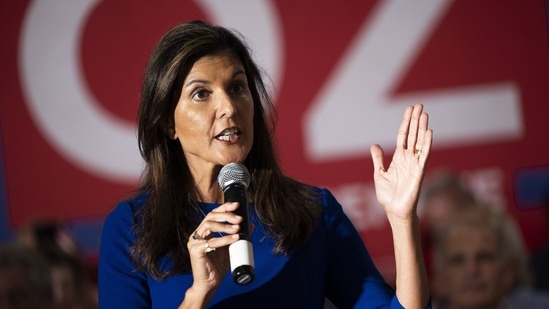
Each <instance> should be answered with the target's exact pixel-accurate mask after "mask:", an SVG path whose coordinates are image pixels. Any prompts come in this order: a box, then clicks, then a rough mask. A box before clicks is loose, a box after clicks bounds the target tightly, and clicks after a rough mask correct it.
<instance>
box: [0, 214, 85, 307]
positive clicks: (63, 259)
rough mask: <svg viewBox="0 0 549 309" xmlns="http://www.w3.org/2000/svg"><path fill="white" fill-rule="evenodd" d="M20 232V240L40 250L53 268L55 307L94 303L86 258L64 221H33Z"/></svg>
mask: <svg viewBox="0 0 549 309" xmlns="http://www.w3.org/2000/svg"><path fill="white" fill-rule="evenodd" d="M18 236H19V237H18V240H19V243H20V244H22V245H25V246H28V247H30V248H33V249H36V250H37V251H38V252H40V254H41V255H42V256H43V257H44V259H45V261H46V263H47V265H48V267H49V268H50V272H51V277H52V289H53V296H54V300H55V303H56V308H58V309H63V308H75V307H76V306H78V308H81V307H82V306H83V304H88V303H92V304H93V302H94V301H93V299H91V298H90V295H89V294H90V289H91V286H90V281H89V277H88V273H87V271H86V266H85V263H84V260H83V259H82V257H81V256H80V253H79V250H78V247H77V245H76V241H75V240H74V239H73V237H72V235H71V233H70V232H69V231H68V229H67V227H66V226H65V225H64V224H62V223H59V222H53V221H45V222H42V221H37V222H32V223H31V224H29V225H28V226H26V227H24V228H22V229H21V230H20V231H19V235H18ZM0 309H1V308H0Z"/></svg>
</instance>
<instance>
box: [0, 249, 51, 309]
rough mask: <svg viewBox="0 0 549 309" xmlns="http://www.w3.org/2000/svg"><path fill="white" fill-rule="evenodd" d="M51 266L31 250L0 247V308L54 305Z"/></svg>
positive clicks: (48, 306)
mask: <svg viewBox="0 0 549 309" xmlns="http://www.w3.org/2000/svg"><path fill="white" fill-rule="evenodd" d="M52 291H53V290H52V281H51V275H50V269H49V266H48V264H47V262H46V261H45V260H44V259H43V258H42V255H41V254H40V253H39V252H37V251H36V250H34V249H31V248H27V247H23V246H15V245H4V246H2V247H0V308H2V309H8V308H10V309H23V308H25V309H26V308H28V309H37V308H38V309H47V308H53V293H52Z"/></svg>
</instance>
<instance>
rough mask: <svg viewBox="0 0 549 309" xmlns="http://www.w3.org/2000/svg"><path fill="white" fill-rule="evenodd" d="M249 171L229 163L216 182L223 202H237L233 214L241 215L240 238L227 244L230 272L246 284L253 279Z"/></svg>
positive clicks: (235, 280) (236, 281) (238, 281)
mask: <svg viewBox="0 0 549 309" xmlns="http://www.w3.org/2000/svg"><path fill="white" fill-rule="evenodd" d="M250 178H251V177H250V173H249V172H248V169H246V167H245V166H244V165H242V164H240V163H229V164H227V165H225V166H223V168H222V169H221V171H220V172H219V175H218V176H217V182H218V183H219V186H220V187H221V189H223V196H224V200H225V202H238V203H239V206H238V209H236V210H235V214H237V215H239V216H241V217H242V222H241V223H240V231H239V233H238V234H239V235H240V239H239V240H238V241H237V242H235V243H233V244H231V245H230V246H229V256H230V262H231V273H232V276H233V280H234V282H235V283H238V284H248V283H250V282H252V280H253V279H254V256H253V248H252V242H251V236H250V221H249V218H248V192H247V190H248V186H249V185H250Z"/></svg>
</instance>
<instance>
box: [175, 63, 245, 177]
mask: <svg viewBox="0 0 549 309" xmlns="http://www.w3.org/2000/svg"><path fill="white" fill-rule="evenodd" d="M253 114H254V107H253V99H252V96H251V93H250V89H249V87H248V80H247V78H246V72H245V71H244V67H243V65H242V63H241V61H240V59H239V58H238V57H236V56H235V55H233V54H230V53H222V54H218V55H214V56H205V57H202V58H200V59H198V60H197V61H196V62H195V63H194V65H193V67H192V68H191V70H190V71H189V74H188V75H187V77H186V78H185V80H184V82H183V88H182V91H181V97H180V98H179V101H178V102H177V106H176V107H175V112H174V123H175V136H174V138H175V139H178V140H179V142H180V143H181V147H182V148H183V152H184V154H185V157H186V159H187V162H188V164H189V167H190V168H191V170H193V172H195V173H196V172H200V171H208V170H211V169H215V167H216V166H219V165H225V164H228V163H231V162H240V163H242V162H243V161H244V159H246V156H247V155H248V153H249V152H250V149H251V148H252V144H253V134H254V132H253V116H254V115H253Z"/></svg>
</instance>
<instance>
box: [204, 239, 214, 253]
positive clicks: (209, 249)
mask: <svg viewBox="0 0 549 309" xmlns="http://www.w3.org/2000/svg"><path fill="white" fill-rule="evenodd" d="M204 244H205V245H206V253H210V252H214V251H215V248H213V247H210V245H209V244H208V241H207V240H206V242H204Z"/></svg>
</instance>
